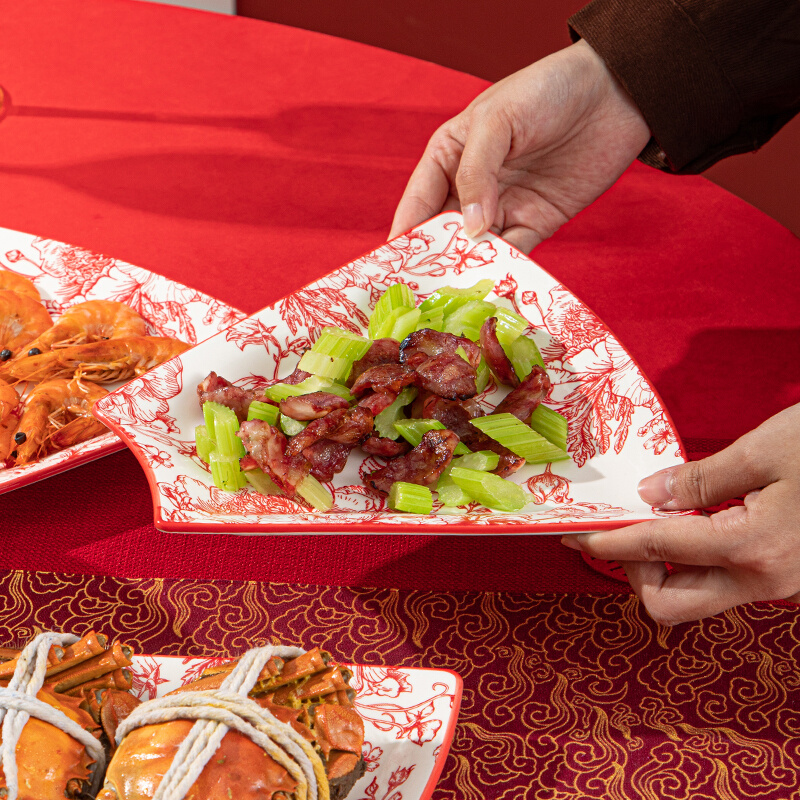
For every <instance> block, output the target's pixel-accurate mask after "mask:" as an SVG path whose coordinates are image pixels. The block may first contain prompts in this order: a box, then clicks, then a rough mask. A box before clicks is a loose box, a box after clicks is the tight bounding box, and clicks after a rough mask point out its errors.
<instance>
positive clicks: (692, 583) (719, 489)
mask: <svg viewBox="0 0 800 800" xmlns="http://www.w3.org/2000/svg"><path fill="white" fill-rule="evenodd" d="M745 493H749V494H747V495H746V497H745V504H744V506H734V507H732V508H729V509H727V510H725V511H720V512H719V513H717V514H712V515H711V516H710V517H705V516H680V517H672V518H664V519H658V520H653V521H652V522H642V523H639V524H638V525H631V526H630V527H628V528H621V529H619V530H613V531H600V532H597V533H580V534H572V535H569V536H564V537H563V538H562V540H561V541H562V542H563V543H564V544H565V545H566V546H567V547H571V548H573V549H575V550H581V551H583V552H585V553H587V554H589V555H591V556H594V557H595V558H601V559H606V560H614V561H618V562H620V563H621V564H622V566H623V567H624V568H625V572H626V574H627V575H628V580H629V581H630V584H631V587H632V588H633V590H634V591H635V592H636V594H638V595H639V597H640V599H641V600H642V602H643V603H644V605H645V608H646V609H647V611H648V613H649V614H650V616H651V617H653V619H655V620H656V621H657V622H659V623H661V624H664V625H675V624H677V623H679V622H688V621H690V620H695V619H702V618H703V617H708V616H712V615H713V614H718V613H720V612H721V611H724V610H725V609H728V608H731V607H732V606H736V605H739V604H740V603H748V602H751V601H754V600H782V599H789V600H793V601H795V602H798V601H800V405H796V406H793V407H791V408H788V409H786V410H785V411H782V412H781V413H780V414H776V415H775V416H774V417H772V418H771V419H768V420H767V421H766V422H765V423H763V424H762V425H760V426H759V427H758V428H756V429H755V430H754V431H751V432H750V433H748V434H746V435H745V436H743V437H742V438H741V439H738V440H737V441H736V442H734V443H733V444H732V445H731V446H730V447H728V448H727V449H726V450H723V451H722V452H720V453H716V454H715V455H713V456H710V457H709V458H706V459H703V460H702V461H695V462H690V463H688V464H685V465H682V466H678V467H671V468H670V469H668V470H664V471H662V472H657V473H656V474H655V475H651V476H650V477H649V478H645V479H644V480H643V481H642V482H641V483H640V484H639V494H640V496H641V497H642V499H643V500H644V501H645V502H648V503H651V504H652V505H653V506H657V507H659V508H662V509H668V510H673V511H674V510H678V509H691V508H706V507H708V506H712V505H716V504H718V503H721V502H724V501H726V500H730V499H731V498H733V497H737V496H739V495H742V494H745ZM664 562H668V563H669V564H670V566H671V567H672V571H670V570H668V569H667V567H666V565H665V563H664Z"/></svg>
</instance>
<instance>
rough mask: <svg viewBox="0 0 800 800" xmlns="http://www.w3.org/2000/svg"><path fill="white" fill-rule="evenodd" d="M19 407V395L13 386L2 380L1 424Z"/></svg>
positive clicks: (0, 384)
mask: <svg viewBox="0 0 800 800" xmlns="http://www.w3.org/2000/svg"><path fill="white" fill-rule="evenodd" d="M18 405H19V395H18V394H17V390H16V389H15V388H14V387H13V386H9V384H7V383H6V382H5V381H4V380H0V422H2V421H3V420H5V419H6V417H8V416H9V415H10V414H11V413H12V412H13V411H14V409H15V408H16V407H17V406H18Z"/></svg>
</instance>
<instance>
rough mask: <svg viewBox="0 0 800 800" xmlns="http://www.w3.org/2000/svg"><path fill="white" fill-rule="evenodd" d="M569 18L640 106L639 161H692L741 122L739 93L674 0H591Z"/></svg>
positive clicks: (663, 164) (670, 164)
mask: <svg viewBox="0 0 800 800" xmlns="http://www.w3.org/2000/svg"><path fill="white" fill-rule="evenodd" d="M569 25H570V28H571V32H572V35H573V38H575V39H577V38H582V39H585V40H586V41H587V42H588V43H589V44H590V45H591V47H592V48H593V49H594V50H595V51H596V52H597V53H598V54H599V55H600V57H601V58H602V59H603V60H604V61H605V63H606V65H607V66H608V68H609V69H610V70H611V72H612V73H613V74H614V75H615V77H616V78H617V80H619V82H620V83H621V84H622V85H623V86H624V87H625V89H626V90H627V92H628V94H630V95H631V97H632V98H633V101H634V102H635V103H636V105H637V106H638V107H639V110H640V111H641V112H642V115H643V116H644V118H645V121H646V122H647V124H648V125H649V127H650V130H651V132H652V134H653V140H651V141H650V143H649V144H648V145H647V147H645V149H644V150H643V151H642V153H641V155H640V156H639V158H640V159H641V160H642V161H644V162H645V163H647V164H650V165H651V166H654V167H659V168H661V169H670V170H672V171H674V172H679V171H684V168H686V167H687V165H690V166H691V167H695V168H696V167H697V166H699V164H700V163H701V162H703V161H705V158H704V157H703V156H704V153H705V152H706V151H707V150H708V149H709V148H713V147H714V145H718V144H720V143H722V142H724V141H725V140H727V139H729V137H731V136H732V135H733V134H734V133H735V132H736V131H737V129H738V128H739V125H740V124H741V120H742V115H743V104H742V101H741V99H740V98H739V96H738V95H737V92H736V90H735V89H734V87H733V86H732V84H731V82H730V81H729V80H728V78H727V77H726V75H725V72H724V70H723V69H722V67H721V65H720V64H719V63H718V62H717V61H716V60H715V58H714V56H713V55H712V53H711V50H710V48H709V45H708V43H707V42H706V39H705V37H704V36H703V34H702V32H701V31H700V30H699V29H698V28H697V27H696V26H695V24H694V23H693V21H692V20H691V18H690V17H689V16H687V15H686V13H685V12H684V11H683V9H682V8H680V7H679V6H678V5H676V4H675V3H673V2H672V0H647V2H644V3H631V2H630V1H629V0H593V1H592V2H591V3H589V5H588V6H586V7H585V8H583V9H582V10H581V11H579V12H578V13H577V14H575V15H574V16H573V17H571V18H570V20H569ZM665 56H667V57H665ZM753 146H755V143H754V144H753ZM714 160H716V158H712V159H711V161H712V162H713V161H714ZM706 166H708V164H706ZM701 168H702V167H701ZM686 171H690V170H689V169H687V170H686ZM691 171H695V170H694V169H692V170H691Z"/></svg>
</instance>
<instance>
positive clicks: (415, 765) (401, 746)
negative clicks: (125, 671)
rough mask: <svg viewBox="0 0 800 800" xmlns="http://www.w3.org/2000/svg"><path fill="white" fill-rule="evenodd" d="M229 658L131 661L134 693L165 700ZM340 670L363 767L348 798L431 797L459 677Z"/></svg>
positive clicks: (439, 672)
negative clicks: (360, 734) (360, 736)
mask: <svg viewBox="0 0 800 800" xmlns="http://www.w3.org/2000/svg"><path fill="white" fill-rule="evenodd" d="M226 660H227V659H224V658H193V657H187V658H181V657H179V656H147V655H142V656H134V657H133V664H132V665H131V667H130V669H131V672H132V673H133V690H132V691H133V694H135V695H136V696H137V697H139V698H140V699H141V700H153V699H154V698H156V697H162V696H163V695H165V694H166V693H167V692H171V691H172V690H173V689H178V688H179V687H181V686H184V685H186V684H187V683H191V682H192V681H194V680H196V679H197V678H198V677H199V676H200V675H201V673H202V672H203V670H206V669H208V668H209V667H213V666H215V665H216V664H220V663H222V662H224V661H226ZM342 666H344V667H347V668H348V669H349V670H350V671H351V672H352V673H353V677H352V679H351V680H350V685H351V686H352V688H353V689H355V692H356V697H355V706H356V708H357V709H358V713H359V714H360V715H361V717H362V719H363V720H364V748H363V750H362V753H363V756H364V760H365V761H366V763H367V770H366V772H365V773H364V775H363V777H362V778H361V779H360V780H359V781H358V782H357V783H356V785H355V786H354V787H353V788H352V789H351V790H350V793H349V796H350V797H354V798H356V797H370V798H379V797H391V798H393V800H430V798H431V796H432V794H433V790H434V787H435V786H436V781H437V780H438V779H439V775H441V772H442V767H443V766H444V762H445V759H446V758H447V753H448V750H449V749H450V743H451V742H452V740H453V733H454V731H455V725H456V719H457V718H458V708H459V705H460V704H461V691H462V681H461V678H460V676H459V675H458V674H457V673H455V672H451V671H450V670H446V669H418V668H414V667H367V666H363V665H359V664H355V665H353V664H342Z"/></svg>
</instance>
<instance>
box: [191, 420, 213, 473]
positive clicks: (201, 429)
mask: <svg viewBox="0 0 800 800" xmlns="http://www.w3.org/2000/svg"><path fill="white" fill-rule="evenodd" d="M194 446H195V448H196V450H197V455H198V456H200V459H201V460H202V461H205V463H206V464H208V463H209V461H210V458H209V456H210V455H211V454H212V453H214V452H216V449H217V443H216V442H215V441H214V440H213V439H212V438H211V437H210V436H209V435H208V428H207V427H206V426H205V425H198V426H197V427H196V428H195V429H194Z"/></svg>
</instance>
